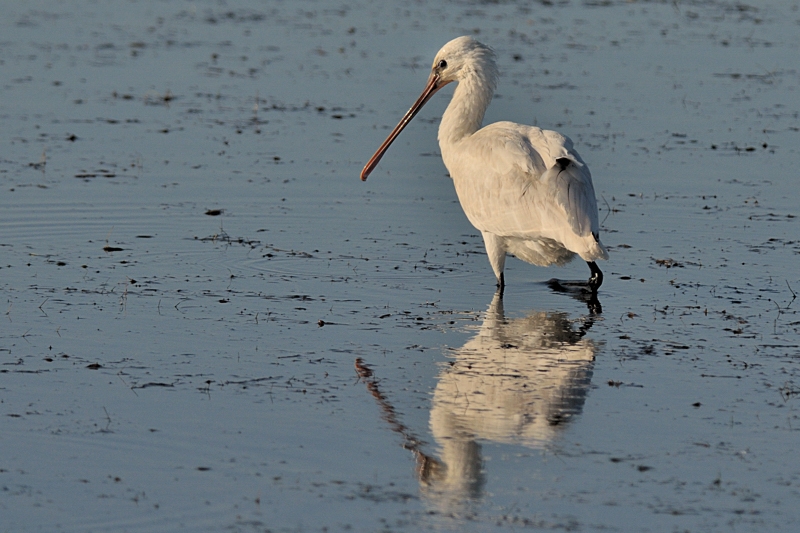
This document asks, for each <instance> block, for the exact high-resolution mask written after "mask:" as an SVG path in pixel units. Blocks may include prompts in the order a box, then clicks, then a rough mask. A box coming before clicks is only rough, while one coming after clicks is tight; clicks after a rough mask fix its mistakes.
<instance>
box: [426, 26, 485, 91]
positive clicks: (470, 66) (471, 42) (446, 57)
mask: <svg viewBox="0 0 800 533" xmlns="http://www.w3.org/2000/svg"><path fill="white" fill-rule="evenodd" d="M473 75H477V76H479V77H480V78H481V79H482V80H481V81H482V82H483V83H488V84H489V85H491V87H492V89H493V88H494V86H495V85H496V81H497V63H496V62H495V54H494V51H493V50H492V49H491V48H489V47H488V46H486V45H485V44H483V43H481V42H478V41H476V40H475V39H473V38H472V37H470V36H469V35H464V36H462V37H456V38H455V39H453V40H452V41H450V42H449V43H447V44H446V45H444V46H443V47H442V48H441V50H439V52H437V53H436V57H435V58H434V60H433V66H432V67H431V78H434V77H435V78H436V80H437V81H436V85H437V88H440V87H444V86H445V85H447V84H448V83H450V82H453V81H461V80H463V79H465V78H467V77H468V76H473ZM429 81H430V80H429Z"/></svg>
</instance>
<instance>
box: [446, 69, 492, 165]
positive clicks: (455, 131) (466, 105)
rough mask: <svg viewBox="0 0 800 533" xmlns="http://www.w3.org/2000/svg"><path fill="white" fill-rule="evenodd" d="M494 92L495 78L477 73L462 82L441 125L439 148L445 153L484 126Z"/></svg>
mask: <svg viewBox="0 0 800 533" xmlns="http://www.w3.org/2000/svg"><path fill="white" fill-rule="evenodd" d="M493 93H494V80H493V79H491V78H487V77H486V76H483V75H482V74H481V73H480V72H473V73H471V74H470V75H469V76H466V77H465V78H463V79H462V80H461V81H459V83H458V85H457V86H456V90H455V92H454V93H453V99H452V100H450V104H449V105H448V106H447V109H446V110H445V112H444V114H443V115H442V122H441V124H440V125H439V147H440V148H441V150H442V154H444V152H445V151H446V150H447V149H448V148H450V147H452V146H454V145H455V144H457V143H459V142H460V141H462V140H464V139H465V138H467V137H469V136H470V135H472V134H473V133H475V132H476V131H478V130H479V129H480V128H481V124H482V123H483V115H484V114H485V113H486V108H487V107H489V102H491V101H492V94H493Z"/></svg>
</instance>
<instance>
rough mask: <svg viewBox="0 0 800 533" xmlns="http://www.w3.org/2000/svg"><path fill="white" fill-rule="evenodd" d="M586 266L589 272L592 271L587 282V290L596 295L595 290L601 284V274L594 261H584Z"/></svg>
mask: <svg viewBox="0 0 800 533" xmlns="http://www.w3.org/2000/svg"><path fill="white" fill-rule="evenodd" d="M586 264H587V265H589V270H591V271H592V275H591V276H590V277H589V282H588V283H589V289H591V291H592V294H597V289H599V288H600V285H602V284H603V273H602V272H601V271H600V268H599V267H598V266H597V264H596V263H595V262H594V261H586Z"/></svg>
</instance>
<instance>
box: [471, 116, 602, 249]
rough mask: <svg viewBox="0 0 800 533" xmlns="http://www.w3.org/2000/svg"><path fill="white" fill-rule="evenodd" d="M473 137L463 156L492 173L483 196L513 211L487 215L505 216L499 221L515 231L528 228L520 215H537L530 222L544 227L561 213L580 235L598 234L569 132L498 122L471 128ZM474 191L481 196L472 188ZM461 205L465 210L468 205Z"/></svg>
mask: <svg viewBox="0 0 800 533" xmlns="http://www.w3.org/2000/svg"><path fill="white" fill-rule="evenodd" d="M473 141H474V142H473V143H472V144H471V146H472V147H473V150H472V153H471V157H469V158H468V159H469V160H472V161H480V162H481V165H482V167H483V169H484V172H485V173H486V174H489V175H491V178H489V176H486V177H487V178H489V179H487V181H486V182H484V183H485V186H486V187H487V189H490V190H486V191H484V196H483V197H484V198H489V197H495V198H498V199H500V198H503V201H502V203H495V204H494V207H496V208H497V207H500V206H502V207H503V208H504V209H513V210H514V211H515V212H516V216H515V215H514V214H512V213H507V215H511V216H500V217H499V218H497V217H498V213H496V212H495V213H493V214H492V215H493V217H494V218H495V220H497V221H498V222H499V220H508V222H507V223H505V224H504V225H506V227H507V228H508V229H509V230H511V226H515V227H514V230H517V231H526V230H527V229H529V228H526V227H525V225H526V224H525V220H529V221H531V222H532V221H533V220H534V219H538V220H539V221H540V222H538V223H537V224H535V225H536V226H540V227H543V226H544V225H547V224H548V223H549V222H553V223H554V222H555V220H556V219H561V220H564V218H566V221H567V223H568V224H569V226H570V228H571V229H572V230H573V232H574V233H575V234H577V235H579V236H588V235H589V234H592V233H594V234H596V233H597V231H598V228H599V223H598V219H597V200H596V199H595V193H594V187H593V186H592V177H591V174H590V172H589V169H588V167H587V166H586V165H585V164H584V162H583V160H582V159H581V157H580V156H579V155H578V153H577V152H576V151H575V150H574V149H573V147H572V141H571V140H570V139H569V138H568V137H565V136H564V135H561V134H559V133H557V132H554V131H548V130H542V129H540V128H535V127H530V126H522V125H519V124H515V123H512V122H498V123H495V124H491V125H490V126H487V127H485V128H483V129H481V130H479V131H478V132H476V133H475V134H474V135H473ZM564 160H568V161H569V164H565V161H564ZM559 162H560V163H559ZM562 167H563V168H562ZM475 196H480V195H479V194H477V191H476V194H475ZM463 203H464V202H463V200H462V204H463ZM464 207H465V211H466V210H467V209H466V207H467V206H464ZM482 207H483V209H481V211H482V212H483V213H485V214H487V215H489V214H490V213H488V212H487V209H486V208H488V207H489V206H488V205H484V206H482ZM525 213H527V214H525ZM476 214H477V213H476ZM531 215H533V216H531ZM468 216H469V213H468ZM470 218H471V219H472V218H473V217H470ZM480 218H483V217H480ZM509 218H513V219H514V221H515V223H511V220H509ZM474 222H475V221H473V223H474ZM485 225H486V226H487V227H486V229H490V228H489V226H494V225H495V224H494V223H491V222H490V221H489V220H486V223H485ZM479 227H480V226H479ZM531 229H532V228H531Z"/></svg>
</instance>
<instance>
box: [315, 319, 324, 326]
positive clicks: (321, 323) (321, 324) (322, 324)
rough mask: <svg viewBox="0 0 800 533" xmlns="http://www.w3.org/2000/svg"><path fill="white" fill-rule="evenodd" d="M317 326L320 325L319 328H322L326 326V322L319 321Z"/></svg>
mask: <svg viewBox="0 0 800 533" xmlns="http://www.w3.org/2000/svg"><path fill="white" fill-rule="evenodd" d="M317 325H318V326H319V327H322V326H324V325H325V321H324V320H319V321H317Z"/></svg>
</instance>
